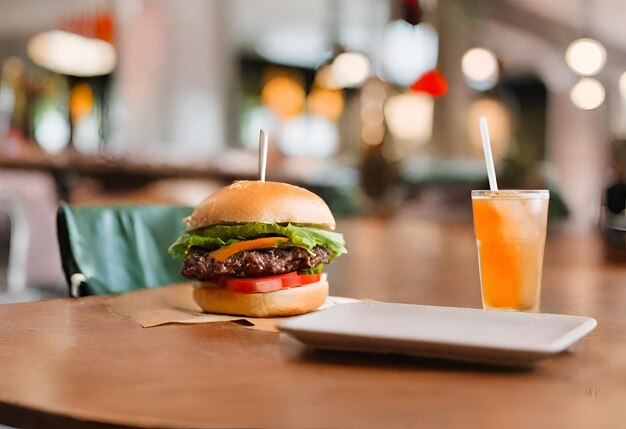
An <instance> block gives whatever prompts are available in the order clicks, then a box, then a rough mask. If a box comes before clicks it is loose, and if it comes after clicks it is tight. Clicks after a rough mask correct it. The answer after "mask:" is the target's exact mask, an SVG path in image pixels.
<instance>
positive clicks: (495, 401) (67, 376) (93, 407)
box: [0, 219, 626, 428]
mask: <svg viewBox="0 0 626 429" xmlns="http://www.w3.org/2000/svg"><path fill="white" fill-rule="evenodd" d="M339 228H340V230H342V231H343V232H344V233H345V235H346V238H347V240H348V243H349V250H350V254H349V255H346V256H343V257H341V258H340V259H338V260H337V261H336V262H335V263H334V264H333V265H332V266H331V267H330V269H329V272H330V278H331V281H332V288H333V292H334V294H337V295H348V296H354V297H359V298H365V297H367V298H373V299H378V300H384V301H401V302H410V303H421V304H436V305H450V306H471V307H478V306H480V292H479V281H478V273H477V267H476V265H477V264H476V251H475V249H474V240H473V234H472V230H471V227H470V226H469V225H467V224H449V223H448V224H442V223H434V222H426V221H418V220H412V219H404V220H394V221H384V222H383V221H377V220H372V219H369V220H364V219H360V220H349V221H344V222H341V223H340V225H339ZM543 297H544V300H543V310H544V311H547V312H557V313H572V314H582V315H588V316H592V317H595V318H596V319H597V320H598V328H597V329H596V330H595V331H594V332H592V333H591V334H590V335H589V337H587V338H585V339H584V340H583V341H582V342H581V343H580V344H579V346H578V347H577V348H576V349H575V350H574V351H573V352H571V353H566V354H563V355H561V356H558V357H556V358H554V359H552V360H549V361H546V362H544V363H543V364H542V365H541V366H539V367H538V368H536V369H534V370H526V371H520V370H517V371H514V370H503V369H499V370H497V369H492V368H487V367H480V366H468V365H464V364H454V363H443V362H437V361H430V360H421V359H410V358H404V357H389V356H378V357H376V356H368V355H360V354H340V353H330V352H326V353H320V352H313V351H311V350H308V349H306V348H304V347H303V346H301V345H299V344H297V343H295V342H293V341H292V340H289V338H287V337H285V336H281V335H279V334H273V333H268V332H259V331H252V330H246V329H243V328H241V327H239V326H236V325H234V324H229V323H224V324H206V325H167V326H161V327H155V328H149V329H143V328H141V327H139V326H138V325H137V324H136V323H135V322H133V321H131V320H126V319H123V318H120V317H117V316H115V315H113V314H111V313H110V312H108V311H107V309H106V307H105V305H104V301H105V298H103V297H91V298H81V299H61V300H54V301H47V302H35V303H28V304H12V305H2V306H0V422H3V423H6V424H9V425H15V426H23V427H35V426H38V427H54V426H58V427H67V428H70V427H99V426H103V425H107V424H108V425H121V426H133V427H168V428H169V427H207V426H218V427H259V426H262V427H372V428H382V427H385V428H388V427H429V428H438V427H468V428H470V427H471V428H473V427H479V426H480V427H497V428H502V427H507V428H590V427H594V428H597V427H606V428H615V427H624V425H626V267H624V266H610V265H606V264H605V263H604V262H603V261H602V252H601V247H600V245H599V242H598V241H597V240H596V239H595V238H593V237H588V236H582V237H575V236H566V235H553V236H551V237H549V242H548V246H547V253H546V263H545V274H544V291H543Z"/></svg>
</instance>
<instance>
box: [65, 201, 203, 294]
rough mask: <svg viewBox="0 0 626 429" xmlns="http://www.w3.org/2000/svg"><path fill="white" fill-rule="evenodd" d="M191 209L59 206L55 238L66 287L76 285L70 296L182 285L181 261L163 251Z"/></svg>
mask: <svg viewBox="0 0 626 429" xmlns="http://www.w3.org/2000/svg"><path fill="white" fill-rule="evenodd" d="M191 211H192V209H191V208H188V207H180V206H166V205H120V206H97V207H96V206H91V207H86V206H70V205H67V204H63V205H61V207H59V211H58V215H57V227H58V239H59V246H60V249H61V260H62V263H63V270H64V271H65V276H66V278H67V280H68V283H69V284H70V286H72V283H74V287H71V288H70V294H71V295H73V296H84V295H104V294H113V293H121V292H127V291H130V290H134V289H140V288H146V287H155V286H162V285H167V284H171V283H175V282H181V281H184V279H183V277H181V275H180V270H181V268H182V266H181V262H180V260H173V259H172V258H171V257H170V255H169V254H168V253H167V249H168V247H169V246H170V244H172V243H173V242H174V241H175V240H176V238H177V237H178V236H179V235H180V233H181V232H182V231H183V230H184V229H185V225H184V224H183V223H182V219H183V218H184V217H185V216H188V215H189V214H191ZM81 274H82V276H81ZM83 276H84V277H83ZM77 279H78V283H80V286H79V287H78V285H77V284H76V283H77ZM81 280H82V281H81Z"/></svg>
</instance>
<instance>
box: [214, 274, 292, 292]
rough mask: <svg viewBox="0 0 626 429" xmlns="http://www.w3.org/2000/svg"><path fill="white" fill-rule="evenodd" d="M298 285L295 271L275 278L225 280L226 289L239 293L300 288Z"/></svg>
mask: <svg viewBox="0 0 626 429" xmlns="http://www.w3.org/2000/svg"><path fill="white" fill-rule="evenodd" d="M300 284H301V283H300V278H299V276H298V273H296V272H295V271H294V272H292V273H288V274H280V275H277V276H266V277H246V278H241V279H239V278H227V279H226V288H227V289H229V290H232V291H233V292H240V293H262V292H273V291H275V290H279V289H282V288H283V287H293V286H300Z"/></svg>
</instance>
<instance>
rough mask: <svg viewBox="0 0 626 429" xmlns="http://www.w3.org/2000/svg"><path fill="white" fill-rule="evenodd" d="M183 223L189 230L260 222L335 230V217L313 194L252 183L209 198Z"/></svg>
mask: <svg viewBox="0 0 626 429" xmlns="http://www.w3.org/2000/svg"><path fill="white" fill-rule="evenodd" d="M184 222H185V223H186V224H187V225H188V226H189V227H190V228H199V227H203V226H209V225H216V224H237V223H249V222H260V223H294V224H300V225H310V226H315V227H319V228H325V229H335V218H333V214H332V213H331V212H330V209H329V208H328V206H327V205H326V203H325V202H324V200H322V199H321V198H320V197H318V196H317V195H315V194H314V193H313V192H310V191H308V190H306V189H303V188H300V187H298V186H294V185H289V184H287V183H279V182H260V181H249V180H241V181H237V182H235V183H233V184H232V185H230V186H226V187H225V188H221V189H219V190H218V191H216V192H214V193H213V194H211V195H209V196H208V197H207V198H206V199H205V200H204V201H202V202H201V203H200V205H199V206H198V207H196V209H195V210H194V211H193V213H192V214H191V216H189V217H187V218H185V219H184Z"/></svg>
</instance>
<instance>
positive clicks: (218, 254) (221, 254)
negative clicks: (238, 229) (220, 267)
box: [209, 237, 287, 262]
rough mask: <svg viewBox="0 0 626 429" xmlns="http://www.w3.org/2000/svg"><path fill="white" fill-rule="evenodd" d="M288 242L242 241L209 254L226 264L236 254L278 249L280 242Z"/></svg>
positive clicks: (269, 239)
mask: <svg viewBox="0 0 626 429" xmlns="http://www.w3.org/2000/svg"><path fill="white" fill-rule="evenodd" d="M285 241H287V237H263V238H257V239H255V240H246V241H240V242H238V243H233V244H231V245H229V246H224V247H221V248H219V249H217V250H214V251H213V252H211V253H209V256H210V257H211V258H213V259H215V260H216V261H218V262H224V261H225V260H226V259H228V258H229V257H230V256H232V255H234V254H235V253H239V252H242V251H244V250H253V249H267V248H268V247H276V244H277V243H279V242H285Z"/></svg>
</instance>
